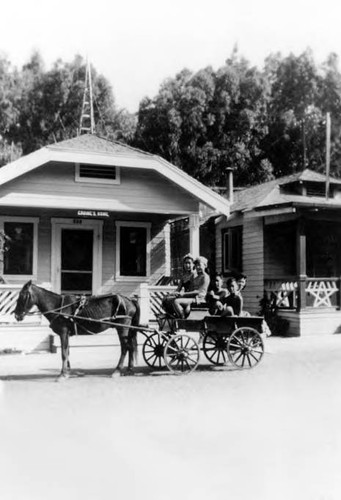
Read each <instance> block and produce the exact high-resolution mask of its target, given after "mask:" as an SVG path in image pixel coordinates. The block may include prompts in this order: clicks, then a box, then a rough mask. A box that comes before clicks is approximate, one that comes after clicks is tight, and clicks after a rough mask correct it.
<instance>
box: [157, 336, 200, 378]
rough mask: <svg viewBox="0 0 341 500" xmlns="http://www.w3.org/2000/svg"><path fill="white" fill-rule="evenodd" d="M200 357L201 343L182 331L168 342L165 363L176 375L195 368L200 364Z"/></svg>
mask: <svg viewBox="0 0 341 500" xmlns="http://www.w3.org/2000/svg"><path fill="white" fill-rule="evenodd" d="M199 357H200V350H199V345H198V343H197V342H196V341H195V340H194V338H193V337H191V336H190V335H187V334H182V333H179V334H177V335H173V337H171V338H170V339H169V340H168V342H167V344H166V347H165V354H164V358H165V363H166V365H167V368H168V369H169V370H170V371H171V372H173V373H175V374H176V375H180V374H181V373H190V372H192V371H193V370H195V369H196V367H197V366H198V364H199Z"/></svg>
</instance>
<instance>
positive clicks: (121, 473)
mask: <svg viewBox="0 0 341 500" xmlns="http://www.w3.org/2000/svg"><path fill="white" fill-rule="evenodd" d="M266 350H267V352H266V355H265V357H264V359H263V361H262V362H261V363H260V364H259V365H258V366H257V367H256V368H254V369H252V370H244V371H236V370H234V369H232V368H231V367H230V366H226V367H223V368H213V367H210V366H208V364H207V363H203V364H202V365H201V366H200V367H199V368H198V370H197V371H196V372H194V373H192V374H191V375H189V376H174V375H171V374H169V373H168V372H165V371H158V372H157V371H156V372H150V371H149V370H147V369H146V368H145V367H143V366H142V367H141V368H140V369H139V371H138V374H137V376H135V377H118V378H114V379H111V378H110V376H109V375H110V372H111V368H112V366H113V365H114V363H115V362H116V361H117V356H118V352H117V350H115V349H114V348H112V347H106V348H89V349H81V348H78V349H74V350H73V351H72V353H71V361H72V365H73V367H74V368H75V369H77V370H78V371H79V372H80V373H81V374H83V376H82V377H72V378H71V379H69V380H68V381H66V382H63V383H56V382H55V379H56V375H57V374H58V371H59V369H60V359H59V355H58V354H57V355H56V354H39V355H27V356H18V355H16V356H14V355H11V356H1V357H0V384H1V385H0V403H1V404H0V421H1V426H0V440H1V441H0V443H1V444H0V471H1V475H0V477H1V484H0V498H1V500H57V499H58V500H61V499H63V500H106V499H108V500H109V499H110V500H112V499H115V498H120V499H127V500H137V499H139V500H141V499H142V500H144V499H146V500H156V499H157V500H160V499H161V500H168V499H172V500H173V499H174V498H177V499H179V500H191V499H199V500H201V499H210V500H211V499H212V500H215V499H225V498H231V500H296V499H297V500H340V498H341V474H340V472H339V469H340V464H341V391H340V384H341V335H340V336H330V337H323V338H318V337H312V338H310V339H286V340H284V339H276V338H270V339H268V341H267V349H266ZM114 351H115V352H114ZM141 365H142V363H141V362H140V366H141Z"/></svg>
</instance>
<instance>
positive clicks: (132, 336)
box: [14, 281, 140, 377]
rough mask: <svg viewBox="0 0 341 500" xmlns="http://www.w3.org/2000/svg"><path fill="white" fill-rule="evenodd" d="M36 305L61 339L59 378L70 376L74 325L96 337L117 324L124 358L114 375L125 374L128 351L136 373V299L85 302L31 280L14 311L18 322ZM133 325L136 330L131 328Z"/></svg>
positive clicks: (105, 298) (107, 298) (114, 296)
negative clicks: (60, 293) (70, 352)
mask: <svg viewBox="0 0 341 500" xmlns="http://www.w3.org/2000/svg"><path fill="white" fill-rule="evenodd" d="M33 306H37V308H38V309H39V311H40V312H41V313H42V314H43V315H44V316H45V317H46V318H47V320H48V321H49V323H50V328H51V329H52V330H53V332H54V333H56V334H57V335H59V337H60V343H61V354H62V371H61V373H60V377H68V376H69V375H70V370H71V367H70V361H69V337H70V336H71V335H74V334H75V333H76V332H75V325H76V327H77V329H78V330H82V331H83V332H85V333H87V334H96V333H99V332H102V331H104V330H107V329H108V328H110V327H111V325H110V322H113V323H114V324H115V325H114V327H115V328H116V329H117V333H118V336H119V339H120V344H121V356H120V359H119V362H118V365H117V367H116V369H115V370H114V373H113V374H115V373H116V372H119V373H121V372H122V369H123V364H124V360H125V357H126V354H127V352H128V353H129V364H128V370H129V371H130V372H132V371H133V368H134V361H135V358H136V355H137V331H138V330H137V328H136V327H138V325H139V321H140V308H139V304H138V302H137V300H135V299H129V298H128V297H125V296H124V295H120V294H111V295H103V296H100V295H99V296H91V297H88V298H86V299H85V300H82V299H80V298H79V297H77V296H76V295H58V294H56V293H53V292H50V291H49V290H45V288H41V287H39V286H37V285H34V284H33V283H32V281H29V282H28V283H26V285H24V286H23V288H22V289H21V291H20V293H19V297H18V300H17V304H16V307H15V311H14V315H15V318H16V320H17V321H22V320H23V319H24V317H25V315H26V314H27V313H28V312H29V311H30V309H31V308H32V307H33ZM94 320H99V321H98V322H97V321H94ZM101 321H102V322H101ZM117 325H122V326H117ZM130 326H133V327H135V328H129V327H130Z"/></svg>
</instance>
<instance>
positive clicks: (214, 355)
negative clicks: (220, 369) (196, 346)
mask: <svg viewBox="0 0 341 500" xmlns="http://www.w3.org/2000/svg"><path fill="white" fill-rule="evenodd" d="M203 351H204V354H205V356H206V358H207V359H208V361H210V362H211V363H213V364H214V365H218V366H219V365H225V364H226V362H227V335H224V334H218V333H215V332H210V333H206V335H205V336H204V341H203Z"/></svg>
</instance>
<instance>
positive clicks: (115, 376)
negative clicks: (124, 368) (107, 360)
mask: <svg viewBox="0 0 341 500" xmlns="http://www.w3.org/2000/svg"><path fill="white" fill-rule="evenodd" d="M121 375H122V372H120V371H118V370H115V371H114V372H112V374H111V378H118V377H121Z"/></svg>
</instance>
